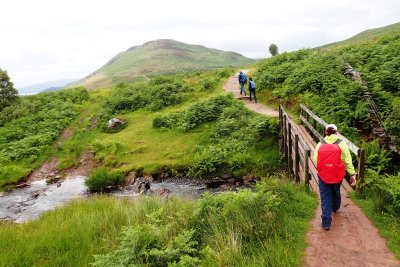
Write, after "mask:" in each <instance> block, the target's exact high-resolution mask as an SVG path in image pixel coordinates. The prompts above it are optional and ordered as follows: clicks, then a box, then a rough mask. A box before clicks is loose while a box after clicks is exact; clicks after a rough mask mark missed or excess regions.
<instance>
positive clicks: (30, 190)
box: [0, 176, 221, 223]
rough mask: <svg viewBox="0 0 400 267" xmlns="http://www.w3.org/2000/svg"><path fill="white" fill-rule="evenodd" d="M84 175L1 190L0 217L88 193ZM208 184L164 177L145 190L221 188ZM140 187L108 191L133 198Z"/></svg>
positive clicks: (34, 215) (178, 192)
mask: <svg viewBox="0 0 400 267" xmlns="http://www.w3.org/2000/svg"><path fill="white" fill-rule="evenodd" d="M85 178H86V177H84V176H76V177H74V178H71V179H67V180H64V181H61V182H60V183H57V184H51V185H48V184H46V181H45V180H40V181H34V182H32V183H31V184H30V186H28V187H25V188H17V189H15V190H13V191H11V192H7V193H3V194H2V195H0V220H7V221H11V222H15V223H23V222H26V221H28V220H34V219H38V218H39V217H40V215H41V214H42V213H44V212H47V211H49V210H52V209H55V208H57V207H60V206H62V205H63V204H65V203H67V202H69V201H71V200H73V199H76V198H80V197H87V196H90V194H89V193H88V190H87V187H86V186H85V183H84V182H85ZM219 183H220V182H218V185H219ZM210 185H211V184H210V183H203V182H201V181H199V180H197V181H196V180H190V179H187V180H185V179H182V180H165V181H162V182H151V183H150V189H149V190H147V191H146V192H145V193H146V194H147V195H156V196H157V195H158V196H169V195H172V196H181V197H192V198H193V197H194V198H198V197H201V195H202V194H203V193H204V192H205V191H211V192H218V191H221V188H220V187H219V186H210ZM139 191H142V190H140V189H139V188H138V187H134V186H130V187H127V188H126V189H123V190H116V191H113V192H111V193H110V194H111V195H112V196H116V197H130V198H135V197H137V196H138V195H140V192H139Z"/></svg>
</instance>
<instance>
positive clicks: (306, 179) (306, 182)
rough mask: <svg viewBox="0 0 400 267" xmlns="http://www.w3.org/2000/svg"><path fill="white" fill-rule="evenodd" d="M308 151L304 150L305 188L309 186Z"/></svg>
mask: <svg viewBox="0 0 400 267" xmlns="http://www.w3.org/2000/svg"><path fill="white" fill-rule="evenodd" d="M310 154H311V153H310V149H308V148H306V149H305V150H304V172H305V179H304V182H305V184H306V185H307V186H310V180H311V174H310V170H309V164H308V160H309V158H310Z"/></svg>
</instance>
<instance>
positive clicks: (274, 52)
mask: <svg viewBox="0 0 400 267" xmlns="http://www.w3.org/2000/svg"><path fill="white" fill-rule="evenodd" d="M269 52H270V53H271V55H272V56H276V55H277V54H279V53H278V46H277V45H276V44H270V45H269Z"/></svg>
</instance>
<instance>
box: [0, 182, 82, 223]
mask: <svg viewBox="0 0 400 267" xmlns="http://www.w3.org/2000/svg"><path fill="white" fill-rule="evenodd" d="M84 181H85V177H83V176H77V177H74V178H73V179H68V180H65V181H62V182H61V183H59V184H51V185H47V184H46V181H45V180H41V181H34V182H32V183H31V185H30V186H29V187H25V188H18V189H15V190H13V191H12V192H8V193H4V194H3V195H2V196H1V197H0V219H1V220H8V221H13V222H15V223H23V222H26V221H28V220H31V219H38V218H39V216H40V214H42V213H43V212H46V211H49V210H52V209H54V208H56V207H59V206H61V205H62V204H64V203H66V202H69V201H71V200H72V199H75V198H78V197H83V196H85V195H86V192H87V188H86V186H85V184H84Z"/></svg>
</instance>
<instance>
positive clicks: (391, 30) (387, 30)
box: [317, 22, 400, 48]
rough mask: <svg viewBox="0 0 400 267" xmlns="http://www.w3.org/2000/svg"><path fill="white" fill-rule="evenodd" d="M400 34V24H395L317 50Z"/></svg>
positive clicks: (370, 30) (367, 31) (361, 33)
mask: <svg viewBox="0 0 400 267" xmlns="http://www.w3.org/2000/svg"><path fill="white" fill-rule="evenodd" d="M396 33H397V34H399V33H400V22H398V23H394V24H391V25H387V26H384V27H380V28H375V29H369V30H366V31H363V32H360V33H359V34H357V35H354V36H353V37H351V38H349V39H346V40H343V41H339V42H335V43H331V44H326V45H323V46H320V47H317V48H328V47H329V48H332V47H336V46H343V45H347V44H351V43H355V42H359V41H367V40H373V39H377V38H380V37H383V36H385V35H390V34H396Z"/></svg>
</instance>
